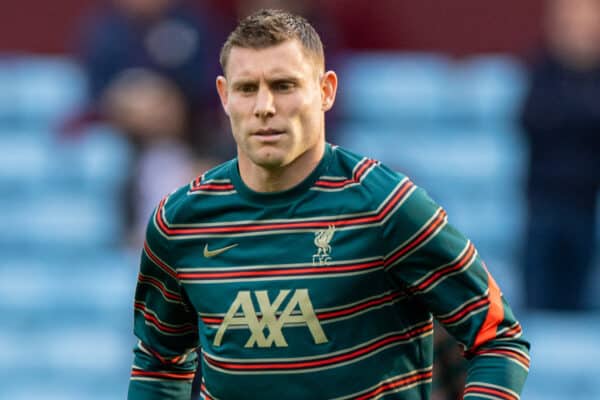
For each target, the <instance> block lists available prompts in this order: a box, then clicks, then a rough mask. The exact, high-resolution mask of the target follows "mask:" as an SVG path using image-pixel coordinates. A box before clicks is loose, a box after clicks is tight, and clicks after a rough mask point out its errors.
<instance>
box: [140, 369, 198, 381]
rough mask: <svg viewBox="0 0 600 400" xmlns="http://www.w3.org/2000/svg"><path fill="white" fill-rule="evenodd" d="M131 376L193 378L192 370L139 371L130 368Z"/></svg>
mask: <svg viewBox="0 0 600 400" xmlns="http://www.w3.org/2000/svg"><path fill="white" fill-rule="evenodd" d="M131 375H132V376H147V377H152V378H168V379H181V380H188V379H194V373H193V372H184V373H176V372H151V371H141V370H136V369H134V370H132V371H131Z"/></svg>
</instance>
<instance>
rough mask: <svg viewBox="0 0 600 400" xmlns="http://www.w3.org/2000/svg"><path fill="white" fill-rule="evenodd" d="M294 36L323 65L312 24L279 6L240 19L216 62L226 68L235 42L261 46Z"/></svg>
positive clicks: (251, 46)
mask: <svg viewBox="0 0 600 400" xmlns="http://www.w3.org/2000/svg"><path fill="white" fill-rule="evenodd" d="M290 39H297V40H299V41H300V43H302V46H303V47H304V48H305V49H306V50H307V51H308V53H309V54H311V55H312V56H314V57H315V59H316V60H317V62H319V63H320V64H321V65H322V67H323V68H324V66H325V54H324V52H323V43H322V42H321V38H320V37H319V34H318V33H317V31H316V30H315V28H313V26H312V25H311V24H310V23H309V22H308V21H307V20H306V19H305V18H303V17H301V16H299V15H294V14H291V13H288V12H286V11H282V10H272V9H266V10H264V9H263V10H259V11H257V12H255V13H254V14H251V15H249V16H247V17H246V18H244V19H242V20H241V21H240V23H239V24H238V26H237V27H236V28H235V29H234V30H233V32H231V34H230V35H229V37H228V38H227V40H226V41H225V44H224V45H223V47H222V48H221V55H220V57H219V62H220V63H221V68H223V72H225V67H226V66H227V60H228V58H229V53H230V52H231V49H232V48H233V47H234V46H237V47H245V48H252V49H263V48H265V47H271V46H275V45H278V44H280V43H283V42H285V41H286V40H290Z"/></svg>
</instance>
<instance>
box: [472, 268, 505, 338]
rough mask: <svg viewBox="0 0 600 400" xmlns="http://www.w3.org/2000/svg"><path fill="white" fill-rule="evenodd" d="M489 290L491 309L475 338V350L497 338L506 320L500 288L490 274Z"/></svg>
mask: <svg viewBox="0 0 600 400" xmlns="http://www.w3.org/2000/svg"><path fill="white" fill-rule="evenodd" d="M488 288H489V293H488V301H489V302H490V307H489V309H488V312H487V316H486V317H485V321H483V325H481V328H479V332H477V336H476V337H475V343H474V344H473V347H474V348H477V347H479V346H481V345H482V344H483V343H485V342H487V341H489V340H492V339H493V338H495V337H496V334H497V331H498V325H500V323H501V322H502V320H503V319H504V307H503V306H502V296H501V292H500V288H499V287H498V284H497V283H496V281H494V278H492V275H490V273H489V272H488Z"/></svg>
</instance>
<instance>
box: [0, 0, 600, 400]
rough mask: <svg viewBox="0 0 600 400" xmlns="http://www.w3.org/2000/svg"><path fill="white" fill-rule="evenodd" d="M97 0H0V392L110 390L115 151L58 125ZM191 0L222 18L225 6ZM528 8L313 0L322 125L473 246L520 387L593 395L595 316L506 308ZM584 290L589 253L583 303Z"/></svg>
mask: <svg viewBox="0 0 600 400" xmlns="http://www.w3.org/2000/svg"><path fill="white" fill-rule="evenodd" d="M97 3H99V2H98V1H96V2H94V1H92V0H88V1H81V0H56V1H54V2H35V1H33V0H21V1H19V2H11V1H9V2H8V3H5V4H3V5H2V12H1V13H0V220H1V221H2V223H3V226H4V229H2V231H0V254H1V255H2V256H1V257H0V398H2V399H11V400H30V399H36V398H40V399H46V400H72V399H73V400H75V399H77V400H109V399H122V398H125V393H126V389H127V384H128V378H129V370H130V363H131V360H132V355H131V354H132V353H131V348H132V346H133V344H134V337H133V335H132V332H131V331H132V299H133V290H134V285H135V281H136V276H137V259H138V251H137V250H132V249H130V248H127V247H126V246H125V244H124V243H123V242H122V239H121V238H122V237H123V233H124V232H123V229H124V228H123V224H122V222H123V221H122V218H121V217H120V215H121V213H120V211H119V208H120V201H121V195H122V191H123V187H124V184H125V183H126V182H125V175H124V173H123V171H126V170H128V169H129V168H131V167H132V154H131V152H132V150H131V148H130V145H129V144H128V143H127V141H126V140H124V139H123V137H122V136H121V135H119V133H118V132H116V131H115V130H114V129H113V128H111V127H110V126H109V125H107V124H98V123H96V124H90V125H89V126H87V127H86V128H85V130H86V132H85V134H83V135H79V136H78V137H76V138H69V137H65V136H64V135H63V134H62V133H61V126H62V125H63V122H64V121H65V119H68V118H69V117H70V116H72V115H73V114H74V113H76V112H77V111H78V110H79V109H80V108H81V107H83V105H84V104H85V103H86V98H87V88H86V79H85V76H84V73H83V71H82V69H81V68H80V66H79V65H78V64H77V62H76V61H75V60H74V59H73V57H71V56H70V55H69V54H70V53H71V50H72V48H71V45H72V44H73V43H74V41H75V39H76V38H74V37H73V35H74V32H76V26H77V23H78V21H79V20H80V17H81V16H82V15H83V14H84V13H85V12H88V11H89V9H90V7H92V6H94V5H96V4H97ZM206 3H207V6H209V7H211V9H212V10H213V11H216V12H220V13H221V14H220V15H222V16H223V20H224V21H229V22H228V23H230V24H233V21H232V20H231V18H230V17H231V15H232V7H233V6H232V3H233V1H232V0H231V1H226V2H217V1H213V2H206ZM379 3H380V4H379ZM542 3H543V1H542V0H529V1H527V2H522V1H518V0H513V1H508V0H505V1H504V2H493V4H490V2H479V1H476V0H472V1H471V0H460V1H459V0H455V1H453V2H448V4H445V3H444V4H440V2H437V1H433V0H428V1H393V0H390V1H381V2H378V1H376V2H373V1H352V2H350V1H349V0H342V1H337V2H334V1H321V2H320V4H321V5H322V6H323V7H324V8H325V9H326V11H327V13H328V16H329V17H330V18H335V21H336V23H337V25H338V32H342V33H343V37H344V43H343V51H341V52H340V56H339V57H336V58H335V60H333V62H334V65H333V66H332V67H334V68H335V69H336V70H338V72H339V76H340V82H341V88H340V93H339V97H338V103H337V106H336V109H337V111H336V112H337V114H336V123H335V132H334V133H335V138H336V141H337V142H338V144H341V145H344V146H346V147H348V148H350V149H354V150H357V151H360V152H362V153H367V154H369V155H372V156H373V157H375V158H378V159H379V160H381V161H383V162H385V163H388V164H389V165H391V166H392V167H394V168H396V169H399V170H402V171H404V172H406V173H407V174H409V175H410V176H411V177H412V178H413V180H414V181H415V182H416V183H417V184H420V185H422V186H424V187H425V188H427V189H428V190H429V192H430V194H431V195H432V196H433V197H434V198H435V199H436V200H438V201H439V202H440V203H441V204H442V205H443V206H445V208H446V209H447V210H448V213H449V215H450V218H451V220H452V221H453V222H454V224H456V225H457V226H458V227H459V228H460V229H461V230H463V231H464V232H466V233H467V234H468V235H469V236H470V237H471V239H472V240H473V241H474V242H475V243H476V244H477V245H478V248H479V250H480V253H481V254H482V255H483V257H484V259H486V261H487V264H488V266H489V268H490V269H491V270H492V272H493V274H494V275H495V276H496V277H497V280H498V281H499V283H500V285H501V287H502V288H503V290H504V292H505V294H506V296H507V297H508V298H509V300H510V301H511V303H512V304H513V306H514V308H515V309H516V310H517V313H518V315H519V316H520V318H521V319H522V322H523V325H524V330H525V334H526V335H527V337H528V338H529V339H530V340H531V342H532V346H533V347H532V367H531V373H530V378H529V381H528V383H527V385H526V391H525V393H524V395H523V396H522V398H523V399H527V400H564V399H570V400H579V399H581V400H583V399H586V400H589V399H599V398H600V381H599V379H598V377H600V362H598V360H600V340H599V339H600V315H599V313H598V312H597V311H590V312H585V313H583V312H582V313H548V312H546V313H544V312H526V311H525V310H520V307H521V306H522V299H523V292H524V291H525V290H526V288H525V287H523V283H522V278H521V276H522V272H521V271H520V264H519V262H520V258H521V256H522V252H523V248H524V245H525V244H524V221H525V212H526V210H525V194H524V184H525V182H524V178H525V172H526V171H525V168H526V157H527V148H526V143H525V141H524V138H523V137H522V135H521V132H520V131H519V127H518V124H517V120H516V118H517V113H518V110H519V107H520V104H521V101H522V97H523V94H524V90H525V87H526V85H527V75H526V69H525V60H526V57H527V54H528V53H527V52H528V50H529V49H532V48H534V47H535V45H536V43H537V42H538V41H539V32H540V20H541V13H542ZM373 4H377V5H376V6H373ZM228 18H230V19H228ZM359 18H360V19H359ZM357 21H360V22H357ZM226 31H227V30H226V29H225V32H226ZM216 40H219V41H222V40H224V37H219V38H217V39H216ZM324 41H325V44H326V45H327V43H328V38H327V37H324ZM214 57H215V58H216V57H217V54H214ZM212 79H213V78H212V77H210V80H212ZM207 96H216V94H213V93H207ZM200 172H202V171H198V173H200ZM183 183H184V182H173V185H172V186H173V188H174V187H176V186H179V185H181V184H183ZM465 199H468V201H465ZM598 259H599V258H598V257H596V260H598ZM598 288H600V268H598V262H596V268H595V273H594V278H593V279H592V280H590V282H589V298H590V302H591V303H592V304H593V305H595V307H596V310H597V309H598V308H599V307H600V290H598Z"/></svg>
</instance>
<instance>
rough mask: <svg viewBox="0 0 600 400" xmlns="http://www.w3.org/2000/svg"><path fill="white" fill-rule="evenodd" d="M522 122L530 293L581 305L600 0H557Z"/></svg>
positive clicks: (598, 149)
mask: <svg viewBox="0 0 600 400" xmlns="http://www.w3.org/2000/svg"><path fill="white" fill-rule="evenodd" d="M547 6H548V8H547V17H546V47H545V48H544V49H543V52H542V54H541V55H540V57H539V58H538V60H537V62H536V63H535V65H534V66H533V68H532V70H531V79H530V82H531V83H530V88H529V93H528V95H527V98H526V101H525V104H524V108H523V110H522V123H523V127H524V130H525V132H526V134H527V139H528V140H529V147H530V161H529V180H528V187H527V190H528V206H529V222H528V232H527V235H528V237H527V244H526V251H525V260H524V262H525V266H524V271H525V289H526V292H525V298H526V305H527V306H528V307H530V308H533V309H550V310H581V309H585V308H586V307H587V304H586V302H585V294H586V284H587V282H588V278H589V277H590V272H591V269H592V259H593V256H594V243H595V240H596V239H595V220H596V201H597V193H598V186H599V182H600V0H550V1H549V2H548V5H547Z"/></svg>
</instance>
